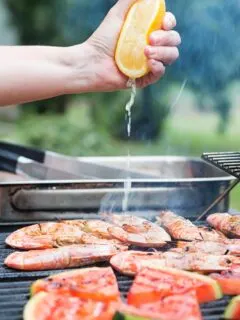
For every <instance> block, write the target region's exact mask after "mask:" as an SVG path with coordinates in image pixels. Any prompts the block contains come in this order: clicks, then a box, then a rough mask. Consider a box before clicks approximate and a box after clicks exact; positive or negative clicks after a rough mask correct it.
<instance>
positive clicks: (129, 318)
mask: <svg viewBox="0 0 240 320" xmlns="http://www.w3.org/2000/svg"><path fill="white" fill-rule="evenodd" d="M24 320H25V319H24ZM113 320H157V319H150V318H143V317H139V316H134V315H130V314H125V313H123V312H116V313H115V315H114V317H113ZM158 320H161V319H158Z"/></svg>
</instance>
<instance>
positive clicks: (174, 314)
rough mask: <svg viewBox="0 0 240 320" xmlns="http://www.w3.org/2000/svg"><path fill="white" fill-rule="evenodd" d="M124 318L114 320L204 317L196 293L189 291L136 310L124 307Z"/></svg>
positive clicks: (131, 307) (196, 318)
mask: <svg viewBox="0 0 240 320" xmlns="http://www.w3.org/2000/svg"><path fill="white" fill-rule="evenodd" d="M120 314H121V316H122V318H117V317H115V318H114V320H118V319H119V320H120V319H122V320H123V319H126V320H138V319H139V320H140V319H144V320H145V319H154V320H178V319H179V320H180V319H181V320H183V319H184V320H201V319H202V315H201V311H200V307H199V303H198V301H197V297H196V293H195V292H194V291H189V292H188V293H187V294H182V295H173V296H168V297H165V298H163V299H161V300H159V301H157V302H154V303H147V304H143V305H141V306H140V307H138V308H136V307H133V306H124V307H122V308H120Z"/></svg>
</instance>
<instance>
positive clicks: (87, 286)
mask: <svg viewBox="0 0 240 320" xmlns="http://www.w3.org/2000/svg"><path fill="white" fill-rule="evenodd" d="M38 292H54V293H57V294H70V295H72V296H77V297H80V298H83V299H94V300H97V301H117V300H119V299H120V292H119V289H118V283H117V279H116V277H115V275H114V273H113V270H112V268H111V267H108V268H86V269H78V270H73V271H67V272H63V273H59V274H56V275H53V276H50V277H48V278H46V279H41V280H37V281H36V282H34V283H33V285H32V287H31V294H32V295H34V294H36V293H38Z"/></svg>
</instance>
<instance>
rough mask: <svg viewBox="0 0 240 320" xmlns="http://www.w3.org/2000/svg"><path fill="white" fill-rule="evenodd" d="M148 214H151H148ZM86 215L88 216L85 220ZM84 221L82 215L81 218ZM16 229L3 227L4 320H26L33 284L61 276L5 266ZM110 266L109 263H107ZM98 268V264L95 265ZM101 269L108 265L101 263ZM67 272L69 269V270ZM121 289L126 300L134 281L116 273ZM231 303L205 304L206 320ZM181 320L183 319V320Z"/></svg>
mask: <svg viewBox="0 0 240 320" xmlns="http://www.w3.org/2000/svg"><path fill="white" fill-rule="evenodd" d="M88 215H89V218H95V216H96V214H95V213H93V214H91V213H89V214H88ZM146 215H147V213H146ZM85 217H86V215H84V218H85ZM79 218H81V215H80V216H79ZM16 229H17V228H16V227H10V226H9V227H0V260H1V265H0V319H1V320H22V312H23V307H24V305H25V304H26V302H27V300H28V298H29V288H30V285H31V283H32V282H33V281H34V280H36V279H40V278H43V277H47V276H49V274H54V273H59V272H61V271H63V270H57V271H51V272H48V271H39V272H21V271H14V270H10V269H8V268H5V267H4V266H3V265H2V263H3V261H4V258H5V257H6V256H7V255H8V254H10V253H11V252H12V251H13V250H11V249H7V248H6V246H5V244H4V240H5V238H6V237H7V236H8V234H9V233H10V232H12V231H14V230H16ZM107 265H109V264H107ZM95 266H96V265H95ZM97 266H106V264H104V263H101V264H97ZM65 271H66V270H65ZM116 276H117V279H118V284H119V289H120V291H121V294H122V297H123V298H126V294H127V292H128V290H129V288H130V286H131V284H132V278H130V277H127V276H123V275H120V274H118V273H116ZM229 301H230V297H224V298H223V299H221V300H218V301H215V302H211V303H207V304H204V305H202V308H201V309H202V312H203V316H204V320H220V319H222V318H221V317H222V315H223V312H224V309H225V308H226V306H227V304H228V303H229ZM179 320H180V319H179Z"/></svg>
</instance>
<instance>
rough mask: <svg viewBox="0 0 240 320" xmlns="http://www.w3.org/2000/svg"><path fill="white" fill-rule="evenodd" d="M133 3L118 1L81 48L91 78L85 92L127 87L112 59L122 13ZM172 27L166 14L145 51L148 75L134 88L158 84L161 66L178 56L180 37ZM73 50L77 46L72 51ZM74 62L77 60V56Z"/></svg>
mask: <svg viewBox="0 0 240 320" xmlns="http://www.w3.org/2000/svg"><path fill="white" fill-rule="evenodd" d="M135 1H136V0H118V2H117V3H116V4H115V5H114V6H113V7H112V9H111V10H110V11H109V13H108V14H107V16H106V17H105V19H104V20H103V22H102V23H101V25H100V26H99V28H98V29H97V30H96V31H95V32H94V34H93V35H92V36H91V37H90V38H89V39H88V40H87V41H86V42H85V43H84V44H83V47H82V48H83V50H84V51H85V55H87V57H88V60H87V64H88V71H87V74H88V77H89V78H90V79H91V81H89V86H88V89H87V91H115V90H120V89H124V88H126V87H127V82H128V79H127V77H126V76H125V75H123V74H122V73H121V72H120V70H119V69H118V67H117V65H116V63H115V59H114V56H115V48H116V44H117V41H118V37H119V33H120V31H121V28H122V25H123V23H124V20H125V17H126V14H127V12H128V10H129V7H130V6H131V5H132V4H133V3H134V2H135ZM175 26H176V19H175V17H174V15H173V14H172V13H170V12H168V13H166V15H165V18H164V21H163V30H158V31H155V32H153V33H152V34H151V35H150V45H149V46H147V47H146V49H145V55H146V56H147V58H148V64H149V69H150V72H149V74H147V75H146V76H144V77H142V78H140V79H137V86H138V87H140V88H143V87H146V86H148V85H150V84H152V83H155V82H156V81H158V80H159V79H160V78H161V77H162V76H163V75H164V73H165V66H166V65H170V64H172V63H173V62H174V61H175V60H176V59H177V58H178V57H179V51H178V48H177V46H178V45H179V44H180V43H181V38H180V35H179V34H178V33H177V32H176V31H173V30H172V29H173V28H174V27H175ZM76 47H78V46H75V49H76ZM76 51H77V50H76ZM75 61H79V60H78V59H77V57H75Z"/></svg>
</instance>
